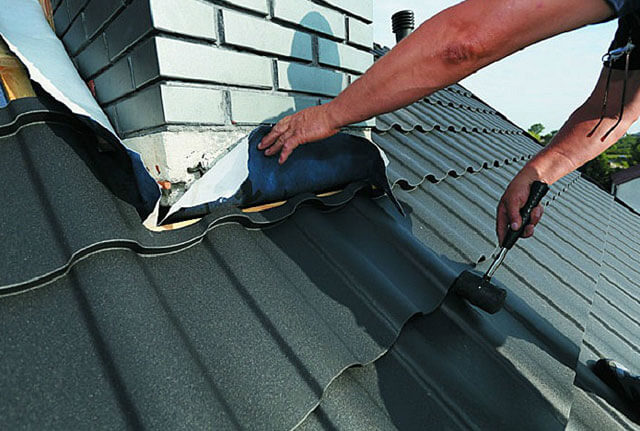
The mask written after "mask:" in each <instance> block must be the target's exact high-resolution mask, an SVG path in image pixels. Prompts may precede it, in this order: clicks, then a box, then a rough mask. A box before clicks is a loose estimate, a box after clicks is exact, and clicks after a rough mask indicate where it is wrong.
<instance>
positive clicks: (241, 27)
mask: <svg viewBox="0 0 640 431" xmlns="http://www.w3.org/2000/svg"><path fill="white" fill-rule="evenodd" d="M223 17H224V35H225V42H226V43H227V44H231V45H237V46H243V47H247V48H252V49H255V50H257V51H262V52H268V53H274V54H278V55H283V56H287V57H296V58H300V59H304V60H311V59H312V53H311V36H310V35H309V34H306V33H303V32H300V31H295V30H291V29H288V28H284V27H282V26H280V25H278V24H275V23H273V22H270V21H266V20H264V19H260V18H254V17H251V16H248V15H244V14H241V13H238V12H233V11H230V10H225V11H224V12H223ZM247 29H251V31H247Z"/></svg>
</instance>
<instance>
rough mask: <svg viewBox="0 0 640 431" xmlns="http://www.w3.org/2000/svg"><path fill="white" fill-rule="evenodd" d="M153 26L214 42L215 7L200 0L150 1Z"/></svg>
mask: <svg viewBox="0 0 640 431" xmlns="http://www.w3.org/2000/svg"><path fill="white" fill-rule="evenodd" d="M150 2H151V17H152V21H153V25H154V27H155V28H156V29H158V30H164V31H168V32H172V33H179V34H184V35H188V36H194V37H199V38H203V39H210V40H214V39H215V37H216V33H215V27H214V23H215V11H214V9H213V5H212V4H210V3H204V2H202V1H200V0H180V1H179V2H176V0H150Z"/></svg>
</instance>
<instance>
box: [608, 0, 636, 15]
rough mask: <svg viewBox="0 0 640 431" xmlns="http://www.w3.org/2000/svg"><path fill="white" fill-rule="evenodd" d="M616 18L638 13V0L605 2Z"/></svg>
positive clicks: (609, 0)
mask: <svg viewBox="0 0 640 431" xmlns="http://www.w3.org/2000/svg"><path fill="white" fill-rule="evenodd" d="M605 1H606V2H607V3H608V4H609V6H611V9H613V10H614V12H615V13H616V16H618V17H623V16H625V15H629V14H631V13H634V12H640V0H605Z"/></svg>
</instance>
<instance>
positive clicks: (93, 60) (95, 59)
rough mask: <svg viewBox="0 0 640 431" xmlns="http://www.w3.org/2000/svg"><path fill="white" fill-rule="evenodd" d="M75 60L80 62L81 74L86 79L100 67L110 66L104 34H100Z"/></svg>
mask: <svg viewBox="0 0 640 431" xmlns="http://www.w3.org/2000/svg"><path fill="white" fill-rule="evenodd" d="M75 60H76V61H77V62H78V69H79V70H80V75H81V76H82V77H83V78H85V79H87V78H90V77H92V76H93V75H95V73H96V72H98V71H99V70H100V69H102V68H104V67H106V66H108V65H109V55H108V53H107V42H106V41H105V40H104V36H103V35H102V34H100V35H99V36H98V37H97V38H96V39H94V41H93V42H91V43H90V44H89V45H88V46H87V47H86V48H85V49H83V50H82V51H80V53H79V54H78V56H77V57H76V58H75Z"/></svg>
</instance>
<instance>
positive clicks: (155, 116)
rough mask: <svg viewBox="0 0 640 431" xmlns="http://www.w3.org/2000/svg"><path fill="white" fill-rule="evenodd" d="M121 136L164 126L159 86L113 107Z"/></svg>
mask: <svg viewBox="0 0 640 431" xmlns="http://www.w3.org/2000/svg"><path fill="white" fill-rule="evenodd" d="M115 109H116V115H117V118H118V130H119V132H120V133H121V134H125V133H129V132H133V131H135V130H142V129H149V128H152V127H157V126H161V125H163V124H165V121H164V109H163V107H162V94H161V92H160V86H159V85H156V86H153V87H150V88H147V89H145V90H143V91H141V92H139V93H136V94H134V95H133V96H132V97H130V98H128V99H125V100H123V101H120V102H118V103H117V104H116V105H115Z"/></svg>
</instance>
